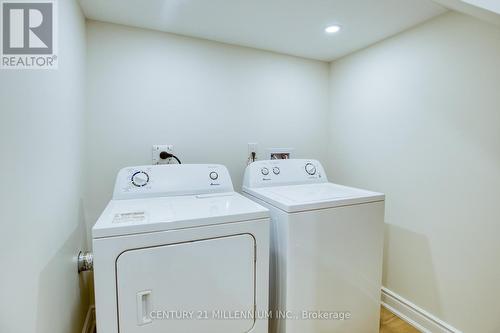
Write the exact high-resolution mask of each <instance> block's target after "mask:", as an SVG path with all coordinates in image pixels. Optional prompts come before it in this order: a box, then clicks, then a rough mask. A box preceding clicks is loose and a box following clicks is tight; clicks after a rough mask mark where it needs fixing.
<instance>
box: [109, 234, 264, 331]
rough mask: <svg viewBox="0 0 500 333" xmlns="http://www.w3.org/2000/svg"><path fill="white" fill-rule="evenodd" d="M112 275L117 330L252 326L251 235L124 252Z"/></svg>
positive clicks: (225, 328) (179, 329) (253, 279)
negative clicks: (114, 279)
mask: <svg viewBox="0 0 500 333" xmlns="http://www.w3.org/2000/svg"><path fill="white" fill-rule="evenodd" d="M116 276H117V297H118V314H119V319H118V322H119V328H120V333H143V332H144V333H146V332H147V333H160V332H161V333H165V332H175V333H182V332H186V333H188V332H204V333H212V332H213V333H221V332H231V333H244V332H248V331H250V330H251V329H252V327H253V325H254V319H253V317H252V316H251V315H252V314H253V311H254V309H255V307H254V306H255V287H254V286H255V240H254V238H253V237H252V236H251V235H248V234H244V235H237V236H229V237H223V238H216V239H210V240H202V241H193V242H187V243H180V244H172V245H165V246H159V247H152V248H144V249H137V250H130V251H126V252H124V253H122V254H121V255H120V256H119V257H118V259H117V261H116ZM235 316H239V317H238V318H240V319H234V318H235Z"/></svg>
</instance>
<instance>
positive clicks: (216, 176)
mask: <svg viewBox="0 0 500 333" xmlns="http://www.w3.org/2000/svg"><path fill="white" fill-rule="evenodd" d="M209 176H210V179H212V180H217V178H219V174H218V173H217V172H215V171H212V172H210V175H209Z"/></svg>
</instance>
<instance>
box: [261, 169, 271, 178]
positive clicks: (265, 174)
mask: <svg viewBox="0 0 500 333" xmlns="http://www.w3.org/2000/svg"><path fill="white" fill-rule="evenodd" d="M260 172H262V174H263V175H264V176H267V175H268V174H269V169H268V168H262V169H260Z"/></svg>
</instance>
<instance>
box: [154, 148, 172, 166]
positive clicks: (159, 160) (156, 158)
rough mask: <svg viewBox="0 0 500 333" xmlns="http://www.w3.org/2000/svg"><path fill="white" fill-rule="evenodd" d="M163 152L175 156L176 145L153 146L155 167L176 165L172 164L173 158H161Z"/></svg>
mask: <svg viewBox="0 0 500 333" xmlns="http://www.w3.org/2000/svg"><path fill="white" fill-rule="evenodd" d="M162 152H167V153H169V154H174V145H153V163H152V164H153V165H157V164H170V163H176V162H172V161H171V160H172V159H171V158H167V159H166V160H164V159H162V158H160V154H161V153H162Z"/></svg>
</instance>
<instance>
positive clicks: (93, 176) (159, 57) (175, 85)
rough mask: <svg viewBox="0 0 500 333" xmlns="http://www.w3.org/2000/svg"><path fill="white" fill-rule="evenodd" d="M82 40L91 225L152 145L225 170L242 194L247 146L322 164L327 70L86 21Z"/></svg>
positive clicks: (287, 58)
mask: <svg viewBox="0 0 500 333" xmlns="http://www.w3.org/2000/svg"><path fill="white" fill-rule="evenodd" d="M87 36H88V85H87V101H88V105H87V111H88V112H87V116H88V127H87V140H88V142H89V144H88V155H87V156H88V161H87V162H88V163H87V172H88V174H89V177H88V181H87V185H88V186H87V194H86V198H87V199H86V208H87V210H86V211H87V217H88V221H89V224H90V225H93V224H94V222H95V220H96V218H97V217H98V215H99V214H100V213H101V212H102V209H103V208H104V206H105V205H106V204H107V202H108V200H109V199H110V197H111V194H112V190H113V184H114V180H115V176H116V173H117V171H118V170H119V169H120V168H122V167H126V166H130V165H142V164H151V146H152V145H153V144H163V143H165V144H166V143H170V144H174V145H175V151H176V153H177V154H178V156H179V157H180V158H181V159H182V161H183V162H185V163H221V164H225V165H227V167H228V168H229V171H230V173H231V176H232V177H233V181H234V184H235V187H236V188H237V189H238V190H239V188H240V186H241V180H242V177H243V172H244V168H245V166H246V161H247V143H248V142H258V143H259V148H260V152H261V156H262V155H263V151H264V149H265V148H267V147H276V146H277V147H283V146H284V147H290V146H291V147H293V148H295V151H296V153H297V155H296V156H298V157H305V156H308V157H311V158H318V159H321V160H326V156H327V150H326V144H325V142H326V139H327V128H328V125H327V123H326V121H325V120H326V119H327V114H328V98H329V96H328V85H329V66H328V64H326V63H322V62H317V61H311V60H304V59H301V58H295V57H290V56H284V55H279V54H275V53H270V52H264V51H258V50H254V49H249V48H243V47H236V46H229V45H225V44H219V43H214V42H209V41H204V40H199V39H193V38H186V37H180V36H176V35H171V34H167V33H161V32H154V31H149V30H140V29H137V28H130V27H124V26H119V25H112V24H106V23H100V22H92V21H89V22H88V24H87Z"/></svg>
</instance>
